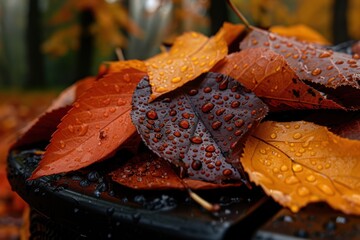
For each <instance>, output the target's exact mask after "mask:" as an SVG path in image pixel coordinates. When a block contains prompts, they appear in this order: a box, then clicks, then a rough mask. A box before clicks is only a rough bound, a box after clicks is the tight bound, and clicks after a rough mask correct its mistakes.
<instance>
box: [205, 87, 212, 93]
mask: <svg viewBox="0 0 360 240" xmlns="http://www.w3.org/2000/svg"><path fill="white" fill-rule="evenodd" d="M203 91H204V93H210V92H211V91H212V88H211V87H206V88H204V90H203Z"/></svg>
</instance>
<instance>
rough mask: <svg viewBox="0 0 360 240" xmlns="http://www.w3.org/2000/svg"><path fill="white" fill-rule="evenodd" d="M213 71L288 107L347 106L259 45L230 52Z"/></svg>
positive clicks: (273, 103) (280, 107)
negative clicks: (320, 89)
mask: <svg viewBox="0 0 360 240" xmlns="http://www.w3.org/2000/svg"><path fill="white" fill-rule="evenodd" d="M211 71H214V72H219V73H222V74H226V75H229V76H231V77H232V78H234V79H236V80H238V81H239V82H241V84H243V85H244V86H245V87H247V88H249V89H250V90H252V91H253V92H254V93H255V94H256V95H257V96H258V97H260V98H261V99H262V100H263V101H265V102H266V103H267V104H268V105H269V106H271V109H272V111H275V110H276V111H279V110H288V109H318V108H328V109H344V107H342V106H340V105H339V104H337V103H335V102H334V101H332V100H328V99H326V96H323V94H321V93H319V92H318V91H317V90H316V89H314V88H312V87H310V86H308V85H306V84H305V83H304V82H303V81H302V80H300V79H299V77H298V76H297V75H296V73H295V72H294V71H293V70H292V69H291V67H290V66H289V65H288V64H287V62H286V60H285V58H284V57H283V56H282V55H280V54H277V53H275V52H274V51H272V50H270V49H267V48H263V47H258V48H251V49H245V50H242V51H240V52H235V53H231V54H229V55H227V56H226V57H225V58H224V59H223V60H221V61H220V62H218V64H217V65H215V66H214V68H212V69H211Z"/></svg>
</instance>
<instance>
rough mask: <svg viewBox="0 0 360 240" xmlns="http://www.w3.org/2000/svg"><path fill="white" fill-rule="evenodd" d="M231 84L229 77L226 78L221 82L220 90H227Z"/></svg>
mask: <svg viewBox="0 0 360 240" xmlns="http://www.w3.org/2000/svg"><path fill="white" fill-rule="evenodd" d="M228 84H229V81H228V79H224V80H223V81H222V82H221V83H220V84H219V90H225V89H227V87H228Z"/></svg>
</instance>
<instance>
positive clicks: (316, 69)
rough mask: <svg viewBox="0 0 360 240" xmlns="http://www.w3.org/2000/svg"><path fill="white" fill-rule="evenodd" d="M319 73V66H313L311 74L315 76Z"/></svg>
mask: <svg viewBox="0 0 360 240" xmlns="http://www.w3.org/2000/svg"><path fill="white" fill-rule="evenodd" d="M320 73H321V69H320V68H315V69H314V70H313V71H312V72H311V75H313V76H317V75H319V74H320Z"/></svg>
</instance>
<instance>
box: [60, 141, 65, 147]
mask: <svg viewBox="0 0 360 240" xmlns="http://www.w3.org/2000/svg"><path fill="white" fill-rule="evenodd" d="M59 143H60V147H61V148H64V147H65V146H66V144H65V142H64V141H63V140H60V142H59Z"/></svg>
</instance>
